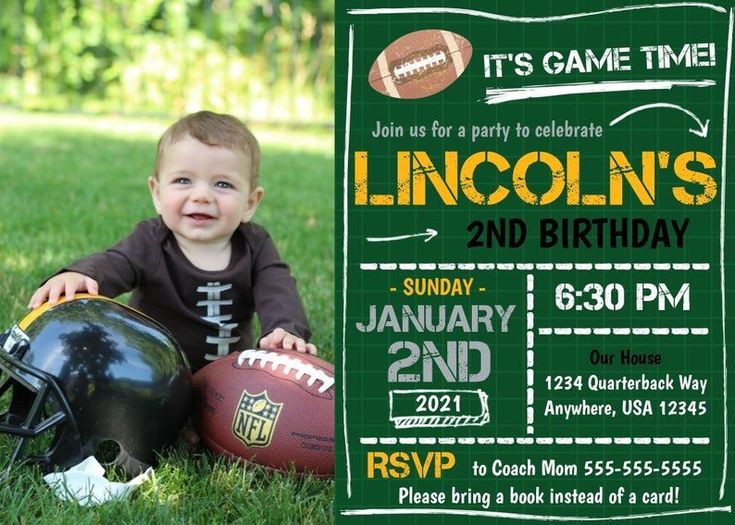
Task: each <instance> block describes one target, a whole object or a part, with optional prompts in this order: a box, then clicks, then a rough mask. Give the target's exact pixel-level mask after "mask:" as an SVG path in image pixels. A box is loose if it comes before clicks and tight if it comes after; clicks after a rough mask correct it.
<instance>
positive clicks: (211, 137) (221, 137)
mask: <svg viewBox="0 0 735 525" xmlns="http://www.w3.org/2000/svg"><path fill="white" fill-rule="evenodd" d="M186 137H192V138H194V139H197V140H198V141H199V142H202V143H203V144H207V145H208V146H219V147H223V148H227V149H231V150H233V151H239V152H242V153H244V154H245V155H247V157H248V158H249V159H250V187H251V189H252V188H255V187H256V186H257V185H258V170H259V169H260V146H259V145H258V140H257V139H256V138H255V135H253V133H252V132H251V131H250V130H249V129H248V127H247V126H246V125H245V124H243V123H242V122H241V121H240V120H239V119H237V118H235V117H233V116H232V115H226V114H221V113H213V112H212V111H198V112H196V113H191V114H190V115H187V116H185V117H183V118H181V119H179V120H178V121H177V122H175V123H173V124H172V125H171V126H170V127H169V128H168V129H167V130H166V131H165V132H164V133H163V135H161V138H160V139H159V141H158V152H157V153H156V163H155V168H154V173H153V175H154V177H155V178H156V179H157V178H158V170H159V169H160V167H161V159H162V158H163V152H164V150H165V149H166V147H167V146H170V145H171V144H174V143H176V142H178V141H180V140H182V139H184V138H186Z"/></svg>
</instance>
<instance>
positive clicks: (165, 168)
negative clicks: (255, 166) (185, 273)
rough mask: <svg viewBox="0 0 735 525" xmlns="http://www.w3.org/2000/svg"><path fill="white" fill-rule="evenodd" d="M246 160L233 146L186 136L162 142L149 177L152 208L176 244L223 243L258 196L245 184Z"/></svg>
mask: <svg viewBox="0 0 735 525" xmlns="http://www.w3.org/2000/svg"><path fill="white" fill-rule="evenodd" d="M250 165H251V164H250V159H249V158H248V156H247V155H245V154H244V153H242V152H239V151H233V150H230V149H228V148H224V147H219V146H208V145H207V144H204V143H202V142H200V141H198V140H196V139H194V138H191V137H186V138H184V139H183V140H179V141H178V142H175V143H173V144H170V145H169V146H168V147H166V150H165V153H164V155H163V160H162V162H161V165H160V170H159V173H158V177H157V178H156V177H151V178H150V179H149V186H150V190H151V195H152V197H153V203H154V205H155V207H156V211H157V212H158V213H159V214H160V215H161V217H162V218H163V222H164V223H165V224H166V226H168V228H169V229H171V231H173V232H174V235H175V236H176V239H177V241H178V242H179V244H180V245H181V247H182V248H193V247H196V246H204V245H207V246H215V245H220V246H222V245H223V244H227V243H229V240H230V237H231V236H232V233H233V232H234V231H235V229H237V227H238V225H239V224H240V223H242V222H247V221H249V220H250V218H251V217H252V216H253V214H254V213H255V210H256V208H257V206H258V203H259V202H260V199H261V197H262V196H263V189H262V188H260V187H258V188H251V187H250V186H251V184H250Z"/></svg>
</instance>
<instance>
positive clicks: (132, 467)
mask: <svg viewBox="0 0 735 525" xmlns="http://www.w3.org/2000/svg"><path fill="white" fill-rule="evenodd" d="M115 464H116V465H118V466H120V467H122V468H123V470H125V474H127V475H128V476H129V477H131V478H132V477H135V476H137V475H139V474H142V473H143V472H145V471H146V470H148V469H149V468H150V467H151V465H149V464H148V463H144V462H142V461H139V460H137V459H135V458H134V457H133V456H131V455H130V454H129V453H128V452H126V451H125V450H121V451H120V455H119V456H117V459H115Z"/></svg>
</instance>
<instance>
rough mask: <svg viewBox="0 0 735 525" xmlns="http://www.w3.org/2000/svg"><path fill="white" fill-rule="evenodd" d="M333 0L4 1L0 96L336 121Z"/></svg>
mask: <svg viewBox="0 0 735 525" xmlns="http://www.w3.org/2000/svg"><path fill="white" fill-rule="evenodd" d="M333 17H334V4H333V2H331V1H330V2H321V3H320V2H318V1H317V0H295V1H283V0H165V1H164V0H137V1H135V2H129V1H127V0H59V1H56V2H47V1H43V0H17V1H9V2H0V103H5V104H11V105H14V106H17V107H21V108H24V109H53V110H64V109H82V110H87V111H96V112H103V111H118V112H120V111H122V112H128V113H156V114H182V113H185V112H189V111H193V110H196V109H200V108H202V107H206V108H209V109H213V110H220V111H229V112H233V111H234V110H233V109H232V108H237V111H236V112H237V113H238V114H239V115H240V116H242V117H245V118H247V119H248V120H270V121H273V120H278V121H303V122H314V121H323V122H328V121H331V118H332V115H331V111H332V109H331V108H332V105H333V99H334V88H333V77H334V71H333V53H334V52H333V45H334V33H333V30H332V23H333Z"/></svg>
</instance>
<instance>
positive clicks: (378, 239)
mask: <svg viewBox="0 0 735 525" xmlns="http://www.w3.org/2000/svg"><path fill="white" fill-rule="evenodd" d="M438 233H439V232H437V231H436V230H432V229H431V228H426V231H425V232H422V233H412V234H409V235H398V236H396V237H367V241H368V242H389V241H402V240H403V239H410V238H412V237H426V239H424V242H429V241H430V240H431V239H433V238H434V237H436V236H437V234H438Z"/></svg>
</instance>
